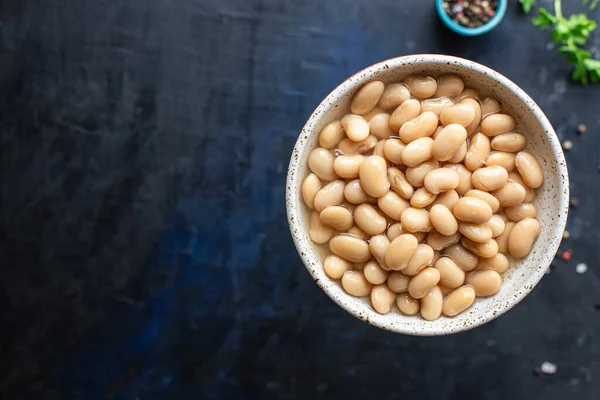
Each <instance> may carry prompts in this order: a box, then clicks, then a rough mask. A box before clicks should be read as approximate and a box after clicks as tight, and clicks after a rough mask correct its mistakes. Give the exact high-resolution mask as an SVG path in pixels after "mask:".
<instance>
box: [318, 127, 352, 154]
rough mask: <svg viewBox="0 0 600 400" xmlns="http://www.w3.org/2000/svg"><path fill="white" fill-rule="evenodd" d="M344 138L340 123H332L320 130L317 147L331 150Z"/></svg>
mask: <svg viewBox="0 0 600 400" xmlns="http://www.w3.org/2000/svg"><path fill="white" fill-rule="evenodd" d="M345 137H346V134H345V133H344V130H343V129H342V124H341V123H340V121H333V122H330V123H329V124H327V125H325V127H324V128H323V129H321V133H320V134H319V145H320V146H321V147H322V148H324V149H333V148H335V146H337V145H338V143H339V142H340V141H341V140H342V139H343V138H345Z"/></svg>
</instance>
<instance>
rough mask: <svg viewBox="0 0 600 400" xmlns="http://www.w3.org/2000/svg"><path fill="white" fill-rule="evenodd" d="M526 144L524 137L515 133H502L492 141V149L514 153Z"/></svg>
mask: <svg viewBox="0 0 600 400" xmlns="http://www.w3.org/2000/svg"><path fill="white" fill-rule="evenodd" d="M526 144H527V139H526V138H525V136H523V135H521V134H520V133H517V132H511V133H503V134H501V135H498V136H496V137H495V138H493V139H492V149H494V150H498V151H507V152H509V153H516V152H518V151H520V150H523V148H524V147H525V145H526Z"/></svg>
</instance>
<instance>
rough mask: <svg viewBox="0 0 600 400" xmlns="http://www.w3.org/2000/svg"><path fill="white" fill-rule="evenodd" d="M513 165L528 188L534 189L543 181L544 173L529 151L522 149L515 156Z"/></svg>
mask: <svg viewBox="0 0 600 400" xmlns="http://www.w3.org/2000/svg"><path fill="white" fill-rule="evenodd" d="M515 166H516V167H517V170H518V171H519V174H520V175H521V178H523V181H524V182H525V184H526V185H527V186H529V187H530V188H533V189H536V188H539V187H540V186H542V183H544V173H543V172H542V167H541V166H540V163H539V162H538V160H537V159H536V158H535V157H534V156H533V155H532V154H530V153H528V152H526V151H522V152H520V153H519V154H517V157H516V158H515Z"/></svg>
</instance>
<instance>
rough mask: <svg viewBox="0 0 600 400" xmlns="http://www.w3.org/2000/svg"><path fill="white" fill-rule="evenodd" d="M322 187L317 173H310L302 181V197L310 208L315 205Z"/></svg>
mask: <svg viewBox="0 0 600 400" xmlns="http://www.w3.org/2000/svg"><path fill="white" fill-rule="evenodd" d="M319 189H321V181H320V180H319V178H318V177H317V176H316V175H315V174H308V176H307V177H306V178H304V181H303V182H302V199H303V200H304V204H306V205H307V206H308V208H313V207H314V202H315V196H316V195H317V192H318V191H319Z"/></svg>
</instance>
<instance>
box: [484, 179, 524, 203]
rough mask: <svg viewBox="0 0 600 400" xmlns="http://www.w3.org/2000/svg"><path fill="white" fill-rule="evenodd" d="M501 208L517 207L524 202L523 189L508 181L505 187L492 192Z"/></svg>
mask: <svg viewBox="0 0 600 400" xmlns="http://www.w3.org/2000/svg"><path fill="white" fill-rule="evenodd" d="M492 194H493V195H494V197H496V198H497V199H498V201H499V202H500V205H501V206H502V207H510V206H517V205H519V204H521V203H522V202H523V200H525V194H526V192H525V188H523V186H521V185H519V184H518V183H517V182H514V181H511V180H509V181H508V183H507V184H506V185H504V186H503V187H501V188H500V189H497V190H494V191H493V192H492Z"/></svg>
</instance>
